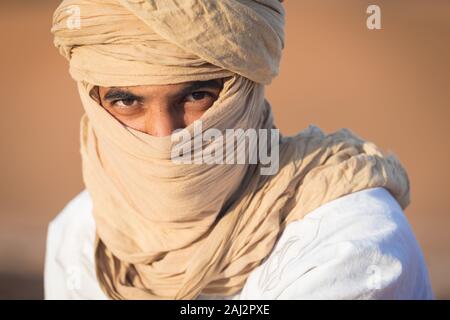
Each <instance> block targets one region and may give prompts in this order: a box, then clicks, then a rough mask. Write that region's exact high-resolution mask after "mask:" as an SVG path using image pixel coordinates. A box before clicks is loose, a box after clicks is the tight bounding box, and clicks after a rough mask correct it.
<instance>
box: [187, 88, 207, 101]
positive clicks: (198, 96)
mask: <svg viewBox="0 0 450 320" xmlns="http://www.w3.org/2000/svg"><path fill="white" fill-rule="evenodd" d="M209 96H210V94H209V93H208V92H206V91H198V92H192V93H191V94H188V95H187V96H186V100H187V101H190V102H192V101H199V100H203V99H205V98H206V97H209Z"/></svg>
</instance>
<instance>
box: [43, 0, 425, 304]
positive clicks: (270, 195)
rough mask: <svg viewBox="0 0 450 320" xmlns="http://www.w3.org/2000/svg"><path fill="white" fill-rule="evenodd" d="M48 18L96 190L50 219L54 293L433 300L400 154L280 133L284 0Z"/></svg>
mask: <svg viewBox="0 0 450 320" xmlns="http://www.w3.org/2000/svg"><path fill="white" fill-rule="evenodd" d="M74 8H76V10H75V11H76V12H78V13H79V18H80V21H79V22H80V23H79V27H76V28H73V27H70V26H73V25H77V24H73V23H69V21H70V20H71V19H73V15H72V13H73V12H74V10H73V9H74ZM52 31H53V33H54V35H55V45H56V46H57V47H58V48H59V50H60V52H61V53H62V54H63V55H64V56H65V57H66V58H67V59H68V60H69V61H70V72H71V75H72V77H73V78H74V79H75V80H76V81H77V84H78V89H79V93H80V97H81V101H82V104H83V107H84V109H85V111H86V113H85V115H84V116H83V118H82V121H81V154H82V161H83V178H84V182H85V185H86V191H83V192H82V193H81V194H80V195H78V196H77V197H76V198H75V199H74V200H72V201H71V202H70V203H69V205H68V206H67V207H66V208H65V209H64V210H63V212H62V213H61V214H60V215H59V216H58V217H57V218H56V219H55V220H54V221H52V222H51V224H50V227H49V232H48V242H47V256H46V271H45V272H46V274H45V289H46V297H47V298H49V299H52V298H90V299H103V298H111V299H197V298H199V299H203V298H211V297H212V298H226V299H230V298H231V299H261V298H264V299H317V298H326V299H428V298H432V293H431V288H430V285H429V279H428V274H427V270H426V267H425V264H424V260H423V257H422V254H421V252H420V249H419V247H418V245H417V242H416V240H415V238H414V235H413V233H412V231H411V228H410V226H409V224H408V222H407V220H406V219H405V217H404V215H403V212H402V209H404V208H405V207H406V206H407V205H408V204H409V180H408V176H407V174H406V172H405V170H404V169H403V167H402V166H401V164H400V163H399V161H398V160H397V159H396V158H395V156H393V155H384V154H383V153H382V152H381V151H380V150H379V149H378V148H377V147H376V146H375V145H374V144H373V143H370V142H367V141H364V140H363V139H361V138H360V137H358V136H356V135H355V134H353V133H352V132H351V131H350V130H347V129H342V130H339V131H337V132H335V133H332V134H329V135H325V134H324V133H323V132H322V131H321V130H320V129H319V128H317V127H315V126H310V127H308V128H307V129H305V130H303V131H301V132H300V133H298V134H297V135H295V136H293V137H284V136H281V137H280V136H279V135H278V134H277V131H276V129H275V126H274V123H273V118H272V113H271V107H270V104H269V103H268V102H267V101H266V100H265V99H264V85H266V84H269V83H270V82H271V80H272V79H273V78H274V77H275V76H276V75H277V73H278V65H279V62H280V58H281V51H282V48H283V46H284V9H283V7H282V5H281V4H280V3H279V1H276V0H254V1H238V0H223V1H211V0H197V1H193V0H183V1H175V0H173V1H171V0H153V1H152V0H138V1H136V0H106V1H105V0H102V1H99V0H90V1H88V0H71V1H63V3H62V4H61V5H60V7H59V8H58V9H57V10H56V12H55V15H54V24H53V28H52ZM198 124H201V126H199V125H198ZM199 128H200V129H199ZM242 132H245V134H242ZM230 133H231V134H230ZM234 134H236V136H237V139H236V140H234V138H233V139H232V143H231V144H229V139H228V138H229V137H230V136H231V137H234ZM268 137H269V138H268ZM224 145H226V146H225V147H224ZM178 147H179V148H178ZM245 147H248V148H245ZM174 150H176V152H174ZM243 150H245V151H248V154H245V155H244V156H243V155H242V153H243V152H244V151H243ZM179 151H182V153H183V155H182V156H181V158H180V157H179V156H180V152H179ZM186 154H187V156H186ZM269 154H270V155H271V160H273V161H274V162H276V165H275V166H274V167H273V168H275V169H276V170H274V171H270V170H269V172H268V171H267V170H264V169H267V168H266V166H265V165H267V163H266V162H265V161H264V159H265V158H266V157H265V156H267V155H269ZM180 159H181V161H180ZM236 159H238V160H237V161H235V160H236ZM242 160H245V161H242Z"/></svg>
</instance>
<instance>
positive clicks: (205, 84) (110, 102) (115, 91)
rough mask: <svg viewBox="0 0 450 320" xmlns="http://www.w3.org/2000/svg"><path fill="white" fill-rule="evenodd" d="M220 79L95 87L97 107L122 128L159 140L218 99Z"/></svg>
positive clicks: (197, 116) (194, 117)
mask: <svg viewBox="0 0 450 320" xmlns="http://www.w3.org/2000/svg"><path fill="white" fill-rule="evenodd" d="M222 88H223V79H214V80H209V81H193V82H185V83H180V84H170V85H147V86H133V87H99V88H98V94H99V101H100V104H101V105H102V106H103V107H104V108H105V109H106V110H107V111H108V112H109V113H110V114H111V115H112V116H114V117H115V118H116V119H117V120H119V121H120V122H121V123H123V124H124V125H126V126H128V127H130V128H133V129H135V130H139V131H141V132H144V133H148V134H150V135H152V136H157V137H162V136H168V135H170V134H172V132H173V131H174V130H176V129H180V128H185V127H186V126H188V125H189V124H191V123H192V122H194V121H195V120H197V119H199V118H200V117H201V116H202V115H203V113H205V111H206V110H208V109H209V108H210V107H211V106H212V105H213V103H214V101H215V100H217V98H218V97H219V93H220V91H221V90H222Z"/></svg>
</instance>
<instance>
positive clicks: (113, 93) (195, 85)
mask: <svg viewBox="0 0 450 320" xmlns="http://www.w3.org/2000/svg"><path fill="white" fill-rule="evenodd" d="M222 87H223V85H222V82H221V81H218V80H216V79H213V80H206V81H193V82H191V83H189V84H188V85H187V86H186V87H184V88H182V89H181V91H180V92H177V94H176V95H177V96H183V95H187V94H188V93H190V92H192V91H195V90H198V89H201V88H214V89H222ZM104 99H105V100H108V101H116V100H137V101H142V100H144V97H143V96H138V95H135V94H134V93H132V92H130V91H128V90H127V89H122V88H120V87H117V88H111V89H110V90H108V92H107V93H106V94H105V96H104Z"/></svg>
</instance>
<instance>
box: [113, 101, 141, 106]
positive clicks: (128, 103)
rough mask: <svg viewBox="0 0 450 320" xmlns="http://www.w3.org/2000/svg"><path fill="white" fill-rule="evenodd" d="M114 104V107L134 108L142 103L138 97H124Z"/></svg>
mask: <svg viewBox="0 0 450 320" xmlns="http://www.w3.org/2000/svg"><path fill="white" fill-rule="evenodd" d="M112 105H113V107H118V108H133V107H138V106H139V105H140V103H139V101H138V100H136V99H122V100H116V101H113V103H112Z"/></svg>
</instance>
